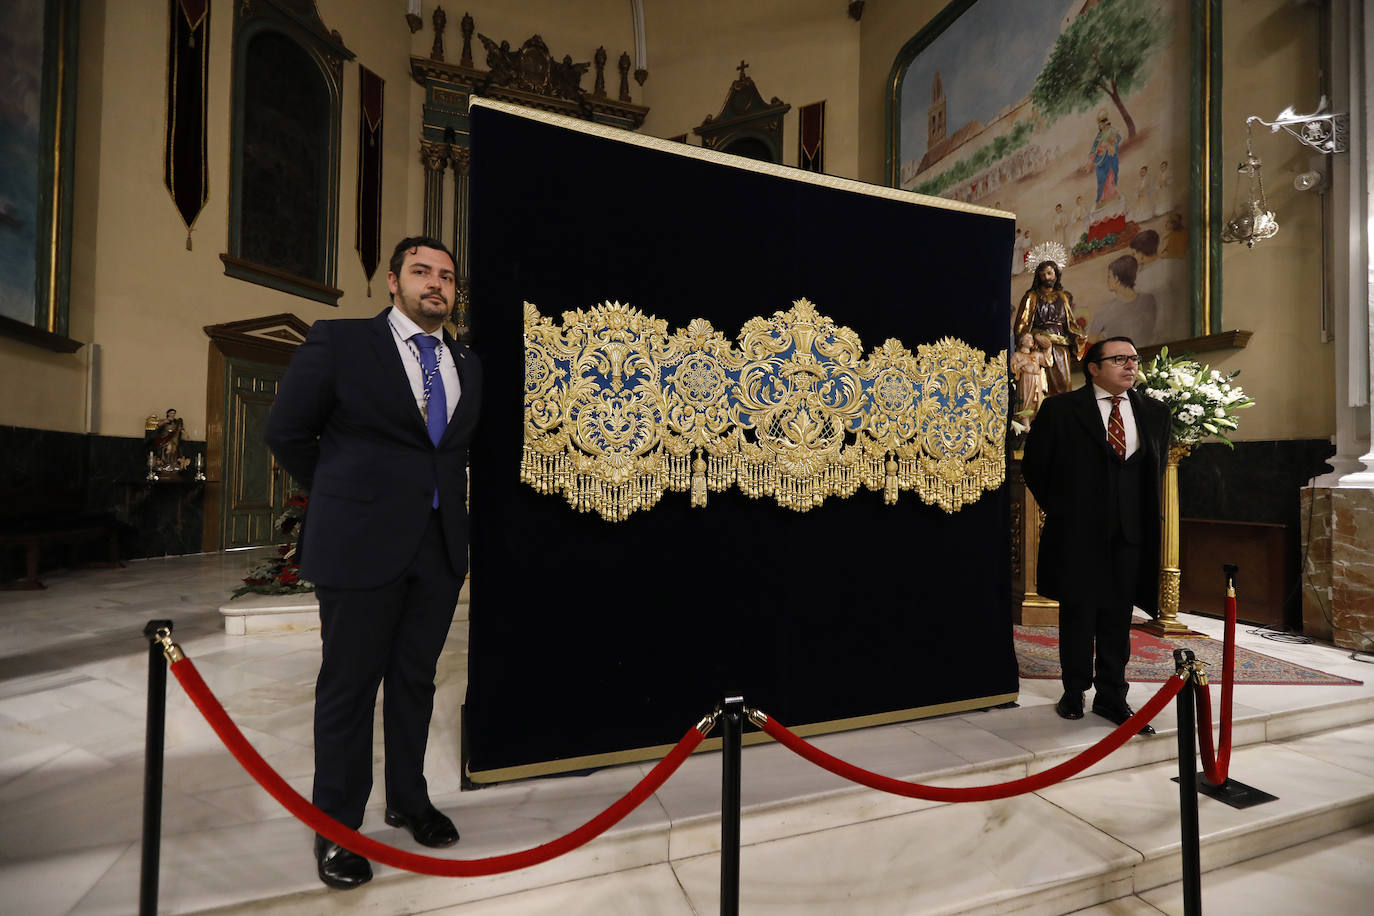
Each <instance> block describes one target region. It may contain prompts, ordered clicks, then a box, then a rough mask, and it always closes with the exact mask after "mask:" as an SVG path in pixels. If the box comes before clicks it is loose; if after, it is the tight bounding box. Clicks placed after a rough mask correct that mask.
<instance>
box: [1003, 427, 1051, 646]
mask: <svg viewBox="0 0 1374 916" xmlns="http://www.w3.org/2000/svg"><path fill="white" fill-rule="evenodd" d="M1007 478H1008V480H1009V481H1010V482H1011V551H1012V555H1011V605H1012V607H1011V616H1012V620H1013V621H1015V622H1016V623H1019V624H1022V625H1023V626H1055V625H1057V624H1058V623H1059V602H1058V601H1055V600H1054V599H1053V598H1046V597H1045V596H1044V595H1041V594H1038V593H1037V592H1036V590H1035V589H1036V583H1035V566H1036V561H1037V560H1038V559H1039V557H1040V528H1041V526H1042V525H1044V524H1045V513H1043V512H1041V511H1040V506H1039V505H1038V504H1037V503H1036V501H1035V497H1034V496H1032V495H1031V491H1030V488H1028V487H1027V486H1026V479H1025V478H1024V477H1022V476H1021V453H1020V452H1017V453H1016V454H1015V455H1014V456H1013V459H1012V461H1011V465H1010V467H1009V468H1008V469H1007Z"/></svg>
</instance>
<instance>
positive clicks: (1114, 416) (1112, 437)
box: [1107, 395, 1126, 461]
mask: <svg viewBox="0 0 1374 916" xmlns="http://www.w3.org/2000/svg"><path fill="white" fill-rule="evenodd" d="M1120 403H1121V397H1120V396H1119V395H1118V396H1117V397H1114V398H1112V413H1111V416H1109V417H1107V442H1108V443H1110V444H1111V446H1112V451H1114V452H1116V457H1118V458H1120V459H1121V460H1122V461H1125V460H1126V424H1125V423H1122V422H1121V408H1120V406H1118V405H1120Z"/></svg>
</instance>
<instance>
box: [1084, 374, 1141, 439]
mask: <svg viewBox="0 0 1374 916" xmlns="http://www.w3.org/2000/svg"><path fill="white" fill-rule="evenodd" d="M1093 394H1094V395H1095V396H1096V397H1097V412H1098V413H1100V414H1101V415H1102V438H1104V439H1105V438H1107V418H1108V417H1109V416H1111V414H1112V397H1113V396H1112V394H1111V392H1108V391H1104V390H1103V389H1101V388H1098V387H1097V383H1096V382H1094V383H1093ZM1120 398H1121V403H1119V404H1117V408H1118V410H1119V411H1120V412H1121V425H1122V426H1124V427H1126V457H1127V458H1129V457H1131V456H1132V455H1134V454H1135V453H1136V452H1137V451H1138V450H1139V449H1140V430H1139V429H1137V428H1136V425H1135V411H1134V410H1132V409H1131V399H1130V398H1128V397H1127V396H1126V392H1124V391H1123V392H1121V394H1120Z"/></svg>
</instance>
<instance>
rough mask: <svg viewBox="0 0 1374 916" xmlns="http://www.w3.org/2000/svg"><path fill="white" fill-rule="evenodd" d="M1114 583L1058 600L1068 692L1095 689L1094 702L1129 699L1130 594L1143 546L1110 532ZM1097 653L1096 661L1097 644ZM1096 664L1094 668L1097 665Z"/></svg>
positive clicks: (1062, 665)
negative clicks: (1089, 595) (1090, 594)
mask: <svg viewBox="0 0 1374 916" xmlns="http://www.w3.org/2000/svg"><path fill="white" fill-rule="evenodd" d="M1111 537H1112V542H1111V548H1110V556H1111V564H1112V584H1113V586H1114V587H1113V588H1112V589H1111V590H1110V591H1109V592H1108V593H1106V594H1103V595H1102V596H1101V597H1100V598H1096V599H1095V600H1092V601H1086V602H1083V601H1060V602H1059V668H1060V672H1061V675H1062V678H1063V682H1064V689H1065V690H1066V691H1068V690H1072V691H1078V692H1083V691H1086V690H1087V689H1088V687H1089V686H1092V687H1094V688H1096V691H1097V693H1096V696H1095V697H1094V702H1101V703H1103V704H1106V705H1109V706H1112V705H1117V704H1119V703H1125V702H1126V691H1127V689H1128V688H1129V685H1128V684H1127V683H1126V662H1127V661H1128V660H1129V659H1130V657H1131V607H1132V603H1131V599H1130V597H1129V596H1131V595H1134V594H1135V585H1136V578H1137V576H1138V574H1139V573H1138V569H1139V564H1140V546H1139V545H1138V544H1131V543H1129V542H1127V541H1126V540H1125V539H1124V538H1122V537H1121V535H1120V534H1119V533H1118V534H1114V535H1112V536H1111ZM1094 645H1096V649H1097V658H1096V665H1095V666H1094V659H1093V648H1094ZM1094 669H1095V670H1094Z"/></svg>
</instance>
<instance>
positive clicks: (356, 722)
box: [265, 238, 482, 888]
mask: <svg viewBox="0 0 1374 916" xmlns="http://www.w3.org/2000/svg"><path fill="white" fill-rule="evenodd" d="M387 286H388V288H389V289H390V290H391V303H392V305H391V308H388V309H387V310H386V311H384V312H382V313H381V314H380V315H378V316H376V317H375V318H371V319H345V320H337V321H317V322H316V323H315V324H314V326H313V327H312V328H311V329H310V333H309V335H308V336H307V337H306V339H305V342H304V343H303V344H301V346H300V348H299V349H298V350H297V351H296V353H295V355H294V356H293V358H292V360H291V366H290V368H289V369H287V372H286V376H285V377H284V378H283V379H282V382H281V387H280V389H279V390H278V392H277V398H276V402H275V403H274V404H273V405H272V413H271V416H270V417H269V418H268V421H267V431H266V436H265V438H266V440H267V444H268V446H269V447H271V449H272V452H273V454H274V455H276V457H277V461H278V462H279V463H280V464H281V466H282V467H284V468H286V470H287V471H288V472H289V473H290V474H291V476H292V477H294V478H295V479H296V481H297V482H298V483H299V484H300V485H301V486H302V487H304V488H306V489H308V490H309V491H310V506H309V510H308V513H307V518H306V522H305V529H304V532H303V535H302V538H301V553H302V555H301V575H302V576H303V577H304V578H306V579H309V580H310V581H312V582H314V583H315V593H316V595H317V596H318V597H319V600H320V636H321V640H322V642H323V657H322V660H321V664H320V674H319V679H318V680H317V682H316V685H315V785H314V799H313V800H314V803H315V805H316V806H317V807H319V808H320V809H321V810H322V811H324V812H325V813H326V814H328V815H330V816H331V817H333V818H335V819H336V820H338V821H339V822H340V823H342V824H344V825H345V826H348V827H352V828H354V829H357V828H358V827H360V826H361V825H362V822H363V809H364V807H365V806H366V804H367V799H368V795H369V794H370V793H371V791H372V717H373V709H374V707H375V705H376V701H377V687H378V685H379V684H385V689H384V693H383V704H382V716H383V723H384V727H385V750H386V822H387V823H388V824H390V825H392V826H394V827H405V828H406V829H407V830H409V831H410V832H411V834H412V835H413V836H414V837H415V839H416V840H417V841H418V842H420V843H422V844H424V845H426V846H449V845H452V844H453V843H456V842H457V841H458V831H457V829H456V828H455V827H454V826H453V822H452V821H451V820H449V819H448V818H447V817H446V816H444V815H443V814H442V813H440V812H439V811H438V810H437V809H436V808H435V807H434V805H433V804H431V802H430V799H429V791H428V787H427V785H426V783H425V777H424V759H425V746H426V743H427V741H428V736H429V720H430V715H431V713H432V711H433V708H434V673H435V668H436V666H437V664H438V659H439V652H440V650H441V649H442V648H443V645H444V640H445V639H446V638H447V636H448V629H449V625H450V623H451V622H452V620H453V612H454V609H455V606H456V605H457V603H458V592H459V589H460V588H461V587H462V584H463V578H464V576H465V575H466V574H467V546H468V514H467V505H466V499H467V452H468V443H469V442H470V441H471V439H472V432H473V428H474V427H475V426H476V424H477V405H478V403H479V402H480V400H481V387H482V374H481V368H480V366H479V365H478V362H477V357H476V356H475V355H474V354H473V353H472V352H471V351H469V350H468V349H467V348H466V347H464V346H462V345H461V344H459V343H458V342H457V341H456V340H454V339H453V338H452V337H450V336H449V335H448V334H447V333H445V332H444V331H443V330H442V329H443V321H444V319H445V318H447V317H448V315H449V313H450V312H451V311H452V309H453V303H454V293H455V276H454V260H453V256H452V255H451V254H450V253H449V252H448V250H447V249H446V248H445V247H444V245H443V243H442V242H439V241H436V240H434V239H429V238H408V239H402V240H401V242H400V243H399V244H398V245H397V246H396V250H395V253H394V254H393V255H392V257H391V263H390V270H389V272H388V273H387ZM315 858H316V865H317V871H318V873H319V876H320V880H322V881H323V882H324V883H325V884H327V885H329V886H330V887H337V888H350V887H357V886H358V885H360V884H363V883H365V882H366V881H368V880H369V879H371V877H372V867H371V865H370V864H369V863H368V861H367V860H366V859H364V858H363V857H362V856H359V855H358V854H356V853H354V852H351V851H350V850H347V849H343V848H342V847H340V846H338V845H337V844H335V843H332V842H329V841H327V840H325V839H324V838H323V837H320V836H317V837H316V838H315Z"/></svg>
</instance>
